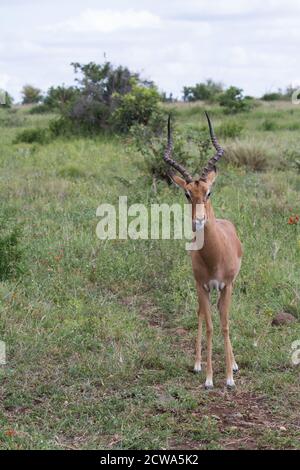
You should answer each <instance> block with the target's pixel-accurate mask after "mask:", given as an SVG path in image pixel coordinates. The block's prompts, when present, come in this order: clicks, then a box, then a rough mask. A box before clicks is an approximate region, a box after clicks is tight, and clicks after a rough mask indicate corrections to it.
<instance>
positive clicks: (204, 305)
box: [194, 286, 213, 389]
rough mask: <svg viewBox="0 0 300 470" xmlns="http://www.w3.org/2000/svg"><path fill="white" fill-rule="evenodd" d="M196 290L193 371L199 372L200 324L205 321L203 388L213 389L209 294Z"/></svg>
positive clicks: (199, 289)
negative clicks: (195, 332) (205, 363)
mask: <svg viewBox="0 0 300 470" xmlns="http://www.w3.org/2000/svg"><path fill="white" fill-rule="evenodd" d="M197 287H198V288H197V290H198V302H199V309H198V334H197V339H196V360H195V367H194V370H195V371H196V372H199V371H200V370H201V339H202V323H203V320H205V324H206V338H207V365H206V381H205V388H207V389H209V388H212V387H213V371H212V335H213V324H212V319H211V313H210V305H209V293H208V292H207V291H205V290H204V289H203V288H202V287H201V286H200V287H199V286H197Z"/></svg>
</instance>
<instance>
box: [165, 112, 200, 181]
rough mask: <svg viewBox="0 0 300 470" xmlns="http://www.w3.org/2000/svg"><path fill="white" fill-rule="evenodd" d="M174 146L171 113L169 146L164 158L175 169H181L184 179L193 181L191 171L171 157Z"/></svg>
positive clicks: (169, 119)
mask: <svg viewBox="0 0 300 470" xmlns="http://www.w3.org/2000/svg"><path fill="white" fill-rule="evenodd" d="M172 146H173V144H172V136H171V116H170V114H169V117H168V145H167V148H166V150H165V153H164V156H163V159H164V161H165V162H166V163H168V165H170V166H172V167H173V168H175V170H177V171H179V173H181V174H182V176H183V177H184V179H185V180H186V181H187V182H188V183H191V182H192V181H193V178H192V177H191V175H190V174H189V172H188V171H187V170H186V169H185V168H184V167H183V166H182V165H180V164H179V163H177V162H176V161H175V160H173V159H172V158H171V155H172Z"/></svg>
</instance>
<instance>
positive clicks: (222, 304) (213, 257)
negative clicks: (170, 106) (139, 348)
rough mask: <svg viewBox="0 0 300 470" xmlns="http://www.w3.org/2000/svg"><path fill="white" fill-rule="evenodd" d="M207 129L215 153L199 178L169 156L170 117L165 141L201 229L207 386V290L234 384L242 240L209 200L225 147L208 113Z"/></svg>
mask: <svg viewBox="0 0 300 470" xmlns="http://www.w3.org/2000/svg"><path fill="white" fill-rule="evenodd" d="M205 114H206V117H207V120H208V125H209V131H210V136H211V140H212V143H213V145H214V147H215V149H216V154H215V155H214V156H213V157H212V158H211V159H210V160H209V161H208V163H207V165H206V167H204V168H203V170H202V173H201V176H200V178H198V179H193V178H192V176H191V175H190V174H189V173H188V171H187V170H186V169H185V168H184V167H183V166H182V165H180V164H179V163H177V162H176V161H175V160H173V159H172V158H171V155H172V139H171V129H170V117H169V120H168V145H167V148H166V151H165V155H164V157H163V158H164V160H165V162H166V163H168V164H169V165H170V166H172V167H173V168H175V169H176V170H177V171H178V172H179V173H181V175H182V176H183V178H181V177H179V176H177V175H172V179H173V181H174V183H175V184H177V185H179V186H180V187H181V188H183V190H184V192H185V195H186V197H187V199H188V201H189V203H190V204H191V205H192V228H193V232H199V231H202V230H204V244H203V247H202V248H201V249H198V250H195V251H191V257H192V266H193V272H194V277H195V280H196V287H197V293H198V305H199V307H198V334H197V340H196V360H195V366H194V371H195V372H200V371H201V337H202V321H203V319H204V320H205V323H206V336H207V367H206V382H205V387H206V388H212V387H213V371H212V333H213V324H212V319H211V312H210V299H209V296H210V291H211V290H212V289H217V290H218V292H219V299H218V310H219V313H220V320H221V327H222V333H223V336H224V344H225V358H226V384H227V387H229V388H231V387H234V380H233V371H237V370H238V366H237V363H236V362H235V359H234V355H233V351H232V346H231V342H230V337H229V307H230V301H231V294H232V288H233V283H234V280H235V278H236V277H237V275H238V273H239V270H240V266H241V257H242V246H241V242H240V240H239V239H238V237H237V234H236V230H235V227H234V225H233V224H232V223H231V222H229V221H228V220H223V219H216V218H215V215H214V211H213V208H212V205H211V202H210V199H209V197H210V192H211V187H212V185H213V183H214V181H215V178H216V172H217V169H216V164H217V162H218V160H219V159H220V158H221V157H222V155H223V153H224V150H223V149H222V148H221V146H220V145H219V143H218V141H217V139H216V136H215V134H214V130H213V127H212V124H211V121H210V119H209V116H208V114H207V113H205Z"/></svg>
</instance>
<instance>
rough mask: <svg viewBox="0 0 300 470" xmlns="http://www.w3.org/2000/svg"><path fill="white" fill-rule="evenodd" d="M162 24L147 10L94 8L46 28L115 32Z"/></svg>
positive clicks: (77, 31)
mask: <svg viewBox="0 0 300 470" xmlns="http://www.w3.org/2000/svg"><path fill="white" fill-rule="evenodd" d="M160 26H161V19H160V17H159V16H157V15H154V14H153V13H150V12H149V11H146V10H140V11H137V10H125V11H116V10H92V9H87V10H85V11H83V12H82V13H81V14H80V15H79V16H77V17H73V18H69V19H67V20H65V21H63V22H60V23H57V24H55V25H50V26H48V27H46V28H44V29H45V30H46V31H47V30H48V31H52V32H56V31H59V32H65V33H68V32H71V33H93V32H98V33H113V32H116V31H126V30H132V29H133V30H137V29H153V28H158V27H160Z"/></svg>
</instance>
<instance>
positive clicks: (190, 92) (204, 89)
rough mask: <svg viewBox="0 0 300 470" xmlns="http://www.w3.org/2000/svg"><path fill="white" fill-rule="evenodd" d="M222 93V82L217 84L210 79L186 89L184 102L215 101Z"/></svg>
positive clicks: (184, 90)
mask: <svg viewBox="0 0 300 470" xmlns="http://www.w3.org/2000/svg"><path fill="white" fill-rule="evenodd" d="M222 91H223V84H222V83H221V82H215V81H214V80H212V79H211V78H208V79H207V80H206V81H205V82H201V83H196V85H195V86H193V87H191V86H190V87H184V88H183V99H184V101H197V100H203V101H215V100H216V99H217V97H218V95H220V93H222Z"/></svg>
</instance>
